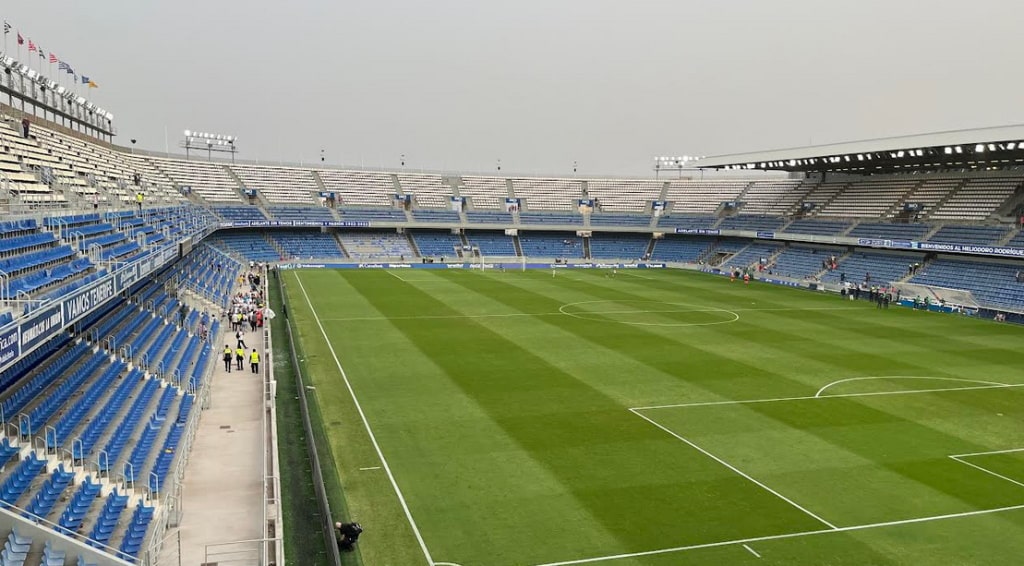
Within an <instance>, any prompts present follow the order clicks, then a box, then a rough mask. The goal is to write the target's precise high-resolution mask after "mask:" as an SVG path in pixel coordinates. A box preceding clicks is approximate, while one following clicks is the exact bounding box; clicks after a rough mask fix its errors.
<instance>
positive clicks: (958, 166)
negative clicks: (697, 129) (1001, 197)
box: [688, 125, 1024, 175]
mask: <svg viewBox="0 0 1024 566" xmlns="http://www.w3.org/2000/svg"><path fill="white" fill-rule="evenodd" d="M688 165H690V166H692V167H697V168H700V169H730V170H755V171H756V170H761V171H791V172H843V173H850V174H861V175H870V174H877V173H900V172H903V173H912V172H926V171H950V170H960V171H962V170H986V169H1008V168H1011V167H1022V166H1024V125H1014V126H999V127H993V128H980V129H972V130H952V131H948V132H936V133H932V134H919V135H913V136H899V137H893V138H879V139H872V140H862V141H855V142H846V143H834V144H827V145H817V146H809V147H798V148H790V149H776V150H769V151H759V152H754V153H734V154H731V155H716V156H710V157H705V158H702V159H699V160H697V161H694V162H692V163H690V164H688Z"/></svg>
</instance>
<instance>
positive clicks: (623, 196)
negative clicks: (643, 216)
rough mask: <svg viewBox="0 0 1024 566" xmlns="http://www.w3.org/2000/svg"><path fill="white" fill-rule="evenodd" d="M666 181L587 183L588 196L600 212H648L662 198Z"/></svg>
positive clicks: (605, 181)
mask: <svg viewBox="0 0 1024 566" xmlns="http://www.w3.org/2000/svg"><path fill="white" fill-rule="evenodd" d="M664 187H665V182H664V181H614V180H599V179H595V180H590V181H587V195H586V196H585V197H584V198H590V199H593V200H594V204H595V208H596V210H597V211H600V212H640V213H643V212H648V211H649V210H650V209H651V202H652V201H656V200H658V199H659V198H660V197H661V190H662V189H663V188H664Z"/></svg>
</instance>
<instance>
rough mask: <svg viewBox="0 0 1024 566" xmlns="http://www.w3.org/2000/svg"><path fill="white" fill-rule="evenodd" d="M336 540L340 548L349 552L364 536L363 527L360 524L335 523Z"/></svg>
mask: <svg viewBox="0 0 1024 566" xmlns="http://www.w3.org/2000/svg"><path fill="white" fill-rule="evenodd" d="M334 530H335V535H334V536H335V538H336V539H337V541H338V548H340V549H341V550H345V551H349V550H352V547H353V546H355V544H356V541H358V540H359V535H361V534H363V527H362V526H361V525H360V524H359V523H355V522H353V523H342V522H337V523H334Z"/></svg>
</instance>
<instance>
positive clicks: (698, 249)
mask: <svg viewBox="0 0 1024 566" xmlns="http://www.w3.org/2000/svg"><path fill="white" fill-rule="evenodd" d="M712 244H714V239H712V238H706V237H696V238H685V237H682V236H665V237H664V238H662V239H660V240H655V241H654V251H653V252H652V253H651V259H652V260H655V261H673V262H680V263H697V262H699V261H702V260H703V258H704V256H705V255H706V254H707V252H708V249H709V248H711V246H712Z"/></svg>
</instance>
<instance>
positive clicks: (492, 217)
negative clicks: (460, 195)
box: [466, 210, 512, 224]
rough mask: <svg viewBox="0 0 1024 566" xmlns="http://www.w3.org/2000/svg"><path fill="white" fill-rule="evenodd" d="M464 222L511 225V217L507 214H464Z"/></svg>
mask: <svg viewBox="0 0 1024 566" xmlns="http://www.w3.org/2000/svg"><path fill="white" fill-rule="evenodd" d="M466 220H468V221H469V222H472V223H476V224H512V215H511V214H509V213H508V212H481V211H475V210H470V211H467V212H466Z"/></svg>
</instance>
